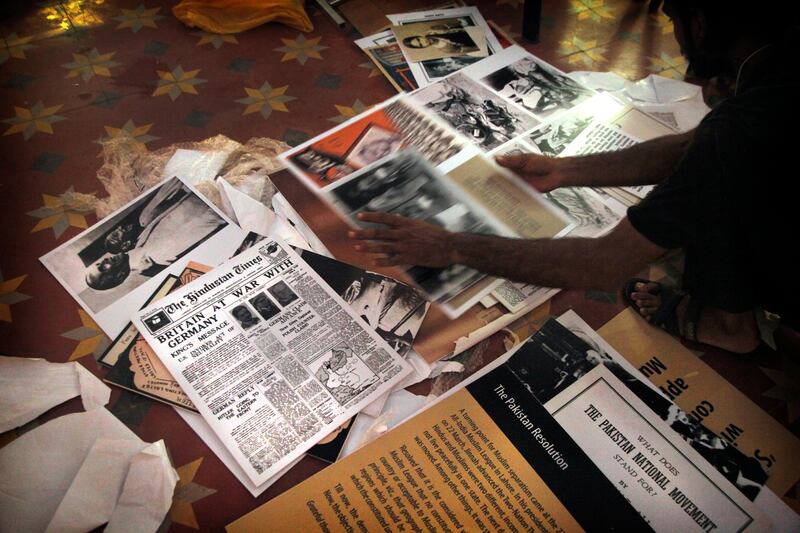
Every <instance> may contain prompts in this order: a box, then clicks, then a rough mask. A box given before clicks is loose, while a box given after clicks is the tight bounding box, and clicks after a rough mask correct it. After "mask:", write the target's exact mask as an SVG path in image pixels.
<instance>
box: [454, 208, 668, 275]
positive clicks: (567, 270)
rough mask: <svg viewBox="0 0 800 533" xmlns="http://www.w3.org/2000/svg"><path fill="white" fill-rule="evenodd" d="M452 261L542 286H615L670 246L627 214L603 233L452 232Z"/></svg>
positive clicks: (487, 272)
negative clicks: (512, 235)
mask: <svg viewBox="0 0 800 533" xmlns="http://www.w3.org/2000/svg"><path fill="white" fill-rule="evenodd" d="M450 245H451V246H452V249H453V262H454V263H458V264H463V265H466V266H469V267H471V268H474V269H475V270H479V271H481V272H484V273H486V274H489V275H491V276H496V277H500V278H506V279H510V280H512V281H518V282H523V283H531V284H534V285H540V286H543V287H558V288H571V289H600V290H615V289H616V288H618V287H619V286H620V285H621V284H622V283H623V282H624V281H625V280H627V279H628V278H629V277H631V276H632V275H634V274H635V273H636V272H638V271H640V270H641V269H642V268H644V266H645V265H647V264H648V263H650V262H651V261H653V260H654V259H656V258H657V257H659V256H661V255H662V254H663V253H664V251H665V250H663V249H662V248H659V247H657V246H656V245H654V244H652V243H650V242H649V241H647V240H646V239H645V238H644V237H642V236H641V235H640V234H638V232H636V230H634V229H633V227H632V226H631V225H630V223H629V222H628V220H627V219H624V220H623V221H622V222H620V224H619V226H617V228H615V229H614V230H613V231H612V232H611V233H609V234H608V235H606V236H605V237H601V238H564V239H509V238H504V237H494V236H487V235H476V234H471V233H458V234H454V235H453V236H452V242H451V243H450Z"/></svg>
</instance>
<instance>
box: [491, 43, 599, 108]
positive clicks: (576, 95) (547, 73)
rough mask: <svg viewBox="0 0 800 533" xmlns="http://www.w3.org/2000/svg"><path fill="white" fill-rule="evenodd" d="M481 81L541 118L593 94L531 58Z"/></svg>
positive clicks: (504, 68) (521, 60)
mask: <svg viewBox="0 0 800 533" xmlns="http://www.w3.org/2000/svg"><path fill="white" fill-rule="evenodd" d="M481 81H482V82H484V83H485V84H486V85H488V86H489V87H491V88H493V89H494V90H495V91H497V92H498V93H500V94H501V95H502V96H503V97H505V98H508V99H509V100H512V101H514V102H516V103H518V104H519V105H521V106H522V107H524V108H525V109H527V110H528V111H530V112H532V113H534V114H535V115H536V116H537V117H539V118H543V117H545V116H549V115H552V114H554V113H556V112H558V111H563V110H566V109H570V108H571V107H574V106H575V105H577V104H579V103H580V102H582V101H583V100H585V99H587V98H589V97H590V96H592V94H593V93H592V91H590V90H589V89H587V88H586V87H583V86H582V85H581V84H579V83H578V82H576V81H574V80H572V79H571V78H569V77H568V76H566V75H564V74H562V73H560V72H558V71H556V70H554V69H552V68H551V67H547V66H545V65H543V64H541V63H538V62H536V61H534V60H533V58H531V57H524V58H522V59H520V60H519V61H516V62H515V63H512V64H510V65H508V66H506V67H503V68H501V69H500V70H497V71H495V72H492V73H491V74H489V75H488V76H486V77H484V78H482V79H481Z"/></svg>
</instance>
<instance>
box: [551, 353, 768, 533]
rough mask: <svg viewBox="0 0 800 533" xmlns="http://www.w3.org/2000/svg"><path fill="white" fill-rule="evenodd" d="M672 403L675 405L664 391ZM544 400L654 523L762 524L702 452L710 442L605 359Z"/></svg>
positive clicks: (687, 527) (733, 527) (723, 527)
mask: <svg viewBox="0 0 800 533" xmlns="http://www.w3.org/2000/svg"><path fill="white" fill-rule="evenodd" d="M663 403H664V405H665V407H666V408H667V409H669V407H670V406H672V407H673V408H674V406H673V405H672V404H671V403H670V402H669V400H667V399H666V398H664V399H663ZM545 408H546V409H547V410H548V412H550V414H552V415H553V417H554V418H555V419H556V421H557V422H558V423H559V424H560V425H561V427H562V428H564V429H565V430H566V432H567V433H568V434H569V435H570V436H571V437H572V438H573V439H575V442H577V443H578V445H579V446H580V447H581V449H582V450H583V451H584V452H585V453H586V454H587V455H588V456H589V457H590V458H591V459H592V461H594V463H595V464H596V465H597V466H598V468H600V470H602V471H603V472H604V473H605V474H606V475H607V476H608V478H609V480H611V481H612V482H613V483H614V484H615V486H616V488H617V490H619V491H620V492H621V493H622V494H623V495H624V496H625V498H626V499H628V500H629V501H630V502H631V504H633V506H634V507H636V508H637V509H639V510H640V511H641V512H642V515H643V516H644V517H645V519H646V520H647V521H648V522H649V524H650V526H651V527H652V528H653V529H654V530H656V531H698V532H699V531H764V530H766V529H767V528H768V527H769V521H768V520H767V518H766V517H765V516H764V515H763V514H762V513H761V512H760V510H759V509H758V507H756V506H755V504H753V502H751V501H749V500H748V499H747V498H746V497H745V496H744V495H743V494H742V493H740V492H739V491H736V490H733V488H732V487H731V484H730V482H729V481H728V480H727V479H725V477H724V476H723V475H722V474H721V473H720V472H717V471H715V470H714V469H713V468H711V465H710V464H708V462H707V461H706V460H705V459H704V457H703V455H701V454H709V453H713V442H703V441H701V442H698V443H692V444H690V443H689V442H685V441H683V440H681V438H680V437H679V435H678V434H677V433H676V432H675V431H673V429H672V428H671V427H670V426H669V425H668V424H667V423H666V422H664V421H662V420H660V419H659V417H658V416H657V415H656V413H654V412H653V411H652V410H651V409H650V408H649V407H648V406H647V405H646V404H645V403H644V402H643V401H642V400H640V399H639V398H637V397H636V395H635V394H634V393H633V392H631V391H630V390H629V389H628V388H627V387H626V386H625V385H624V384H623V382H622V381H621V380H620V378H618V377H617V376H616V375H614V373H613V372H612V371H611V370H610V369H609V368H608V367H606V366H604V365H599V366H597V367H595V368H594V369H593V370H591V371H590V372H588V373H587V374H585V375H584V376H583V377H582V378H581V379H579V380H578V381H576V382H575V383H573V384H572V385H570V386H569V387H568V388H567V389H565V390H564V391H563V392H561V393H560V394H559V395H558V396H556V397H555V398H553V399H551V400H550V401H549V402H547V403H546V404H545Z"/></svg>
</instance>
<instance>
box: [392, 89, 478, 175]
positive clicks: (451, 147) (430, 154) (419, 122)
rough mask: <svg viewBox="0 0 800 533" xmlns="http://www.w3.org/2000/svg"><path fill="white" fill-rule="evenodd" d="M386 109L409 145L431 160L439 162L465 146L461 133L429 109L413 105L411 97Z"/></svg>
mask: <svg viewBox="0 0 800 533" xmlns="http://www.w3.org/2000/svg"><path fill="white" fill-rule="evenodd" d="M385 113H386V116H387V117H389V119H390V120H391V121H392V123H393V124H394V126H395V128H396V129H397V131H399V132H401V133H402V135H403V140H404V142H405V145H406V146H407V147H410V148H413V149H414V150H416V151H417V152H419V153H420V154H422V155H423V156H424V157H425V159H427V160H428V161H430V162H431V164H434V165H438V164H440V163H442V162H444V161H446V160H447V159H449V158H451V157H453V156H454V155H456V154H457V153H458V152H459V151H460V150H461V149H462V148H464V142H463V141H462V140H461V138H460V137H458V136H456V135H455V134H453V133H452V131H451V130H449V129H446V125H444V124H442V123H441V121H438V120H434V117H432V116H430V115H428V114H427V113H425V110H423V109H419V108H418V107H417V106H415V105H413V104H412V102H411V101H410V98H403V99H400V100H398V101H396V102H393V103H391V104H389V105H388V106H386V110H385Z"/></svg>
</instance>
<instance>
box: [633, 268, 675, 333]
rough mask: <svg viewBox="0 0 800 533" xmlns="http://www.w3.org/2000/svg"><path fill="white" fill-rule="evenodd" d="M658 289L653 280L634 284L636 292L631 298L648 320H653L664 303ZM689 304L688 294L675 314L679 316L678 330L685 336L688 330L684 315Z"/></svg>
mask: <svg viewBox="0 0 800 533" xmlns="http://www.w3.org/2000/svg"><path fill="white" fill-rule="evenodd" d="M658 290H659V284H658V283H655V282H652V281H650V282H648V283H642V282H639V283H637V284H636V285H634V292H632V293H631V299H632V300H633V302H634V303H635V304H636V309H637V310H638V311H639V314H640V315H642V316H643V317H644V319H645V320H647V321H648V322H652V321H653V316H654V315H655V314H656V313H657V312H658V310H659V309H661V305H662V303H663V300H662V298H661V293H660V292H658ZM688 305H689V298H688V295H686V296H684V297H683V298H682V299H681V301H680V303H678V306H677V307H676V308H675V315H676V316H677V317H678V330H679V331H680V334H681V336H683V335H684V332H685V331H686V323H685V321H684V317H685V316H686V308H687V307H688Z"/></svg>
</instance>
